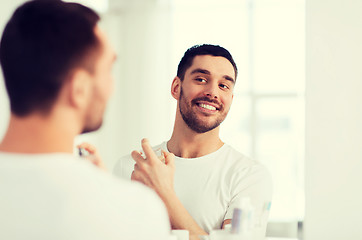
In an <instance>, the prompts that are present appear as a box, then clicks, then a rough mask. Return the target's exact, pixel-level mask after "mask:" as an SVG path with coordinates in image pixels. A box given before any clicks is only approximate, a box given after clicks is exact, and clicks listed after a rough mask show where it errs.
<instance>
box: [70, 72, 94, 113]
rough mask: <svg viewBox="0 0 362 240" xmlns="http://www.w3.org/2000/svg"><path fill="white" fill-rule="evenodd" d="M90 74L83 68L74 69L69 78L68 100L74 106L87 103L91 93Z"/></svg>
mask: <svg viewBox="0 0 362 240" xmlns="http://www.w3.org/2000/svg"><path fill="white" fill-rule="evenodd" d="M91 85H92V84H91V76H90V73H89V72H87V71H86V70H84V69H81V68H78V69H75V70H74V71H73V72H72V74H71V75H70V79H69V102H70V104H71V105H72V106H73V107H75V108H84V107H85V106H87V105H88V102H89V98H90V94H91Z"/></svg>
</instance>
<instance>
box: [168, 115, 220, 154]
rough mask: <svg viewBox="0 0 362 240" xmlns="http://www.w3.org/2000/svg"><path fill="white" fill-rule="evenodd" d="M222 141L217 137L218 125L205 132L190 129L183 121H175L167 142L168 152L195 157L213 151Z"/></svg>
mask: <svg viewBox="0 0 362 240" xmlns="http://www.w3.org/2000/svg"><path fill="white" fill-rule="evenodd" d="M223 145H224V143H223V142H222V141H221V139H220V137H219V127H217V128H215V129H213V130H211V131H209V132H205V133H197V132H195V131H193V130H191V129H190V128H189V127H188V126H187V125H186V124H185V123H184V122H183V121H182V122H181V121H180V122H177V120H176V123H175V127H174V130H173V133H172V136H171V139H170V140H169V141H168V142H167V148H168V150H169V151H170V152H172V153H173V154H175V155H176V156H178V157H182V158H197V157H202V156H205V155H207V154H210V153H213V152H215V151H217V150H218V149H219V148H221V147H222V146H223Z"/></svg>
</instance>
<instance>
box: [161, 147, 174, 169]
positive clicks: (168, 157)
mask: <svg viewBox="0 0 362 240" xmlns="http://www.w3.org/2000/svg"><path fill="white" fill-rule="evenodd" d="M162 153H163V155H164V156H165V164H166V165H171V166H173V165H174V163H175V155H174V154H173V153H170V152H166V151H163V150H162Z"/></svg>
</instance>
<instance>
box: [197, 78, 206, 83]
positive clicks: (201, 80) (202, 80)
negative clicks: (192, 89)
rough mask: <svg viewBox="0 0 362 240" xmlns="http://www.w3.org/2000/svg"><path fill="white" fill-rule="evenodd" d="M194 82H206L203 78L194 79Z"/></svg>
mask: <svg viewBox="0 0 362 240" xmlns="http://www.w3.org/2000/svg"><path fill="white" fill-rule="evenodd" d="M195 80H196V81H198V82H206V80H205V79H203V78H196V79H195Z"/></svg>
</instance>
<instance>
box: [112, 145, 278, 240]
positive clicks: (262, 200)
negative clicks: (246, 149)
mask: <svg viewBox="0 0 362 240" xmlns="http://www.w3.org/2000/svg"><path fill="white" fill-rule="evenodd" d="M159 148H162V149H163V150H166V151H168V150H167V142H163V143H162V144H161V145H158V146H156V147H154V148H153V149H159ZM134 164H135V161H134V160H133V159H132V157H131V156H130V155H127V156H124V157H122V158H121V159H120V160H119V161H118V162H117V164H116V166H115V168H114V174H115V175H117V176H119V177H121V178H124V179H130V177H131V174H132V171H133V167H134ZM175 167H176V169H175V180H174V181H175V191H176V194H177V196H178V197H179V199H180V200H181V202H182V203H183V205H184V206H185V208H186V209H187V211H188V212H189V213H190V215H191V216H192V217H193V218H194V220H195V221H196V222H197V223H198V224H199V225H200V227H201V228H203V229H204V230H205V231H206V232H208V233H209V232H210V231H211V230H213V229H220V228H221V225H222V223H223V221H224V220H225V219H232V215H233V210H234V208H235V207H238V205H239V201H240V199H241V198H242V197H249V198H250V201H251V203H252V205H253V207H254V210H255V212H254V216H255V220H256V222H257V223H258V226H257V228H256V230H255V231H256V232H254V234H255V235H256V236H265V231H266V224H267V219H268V212H267V211H265V205H266V204H268V203H270V202H271V198H272V181H271V176H270V174H269V172H268V170H267V169H266V168H265V167H264V166H263V165H261V164H260V163H258V162H256V161H253V160H250V159H249V158H247V157H245V156H244V155H242V154H241V153H239V152H237V151H236V150H234V149H233V148H232V147H231V146H229V145H227V144H224V145H223V146H222V147H221V148H220V149H218V150H217V151H215V152H213V153H211V154H208V155H206V156H202V157H199V158H180V157H176V159H175Z"/></svg>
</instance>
